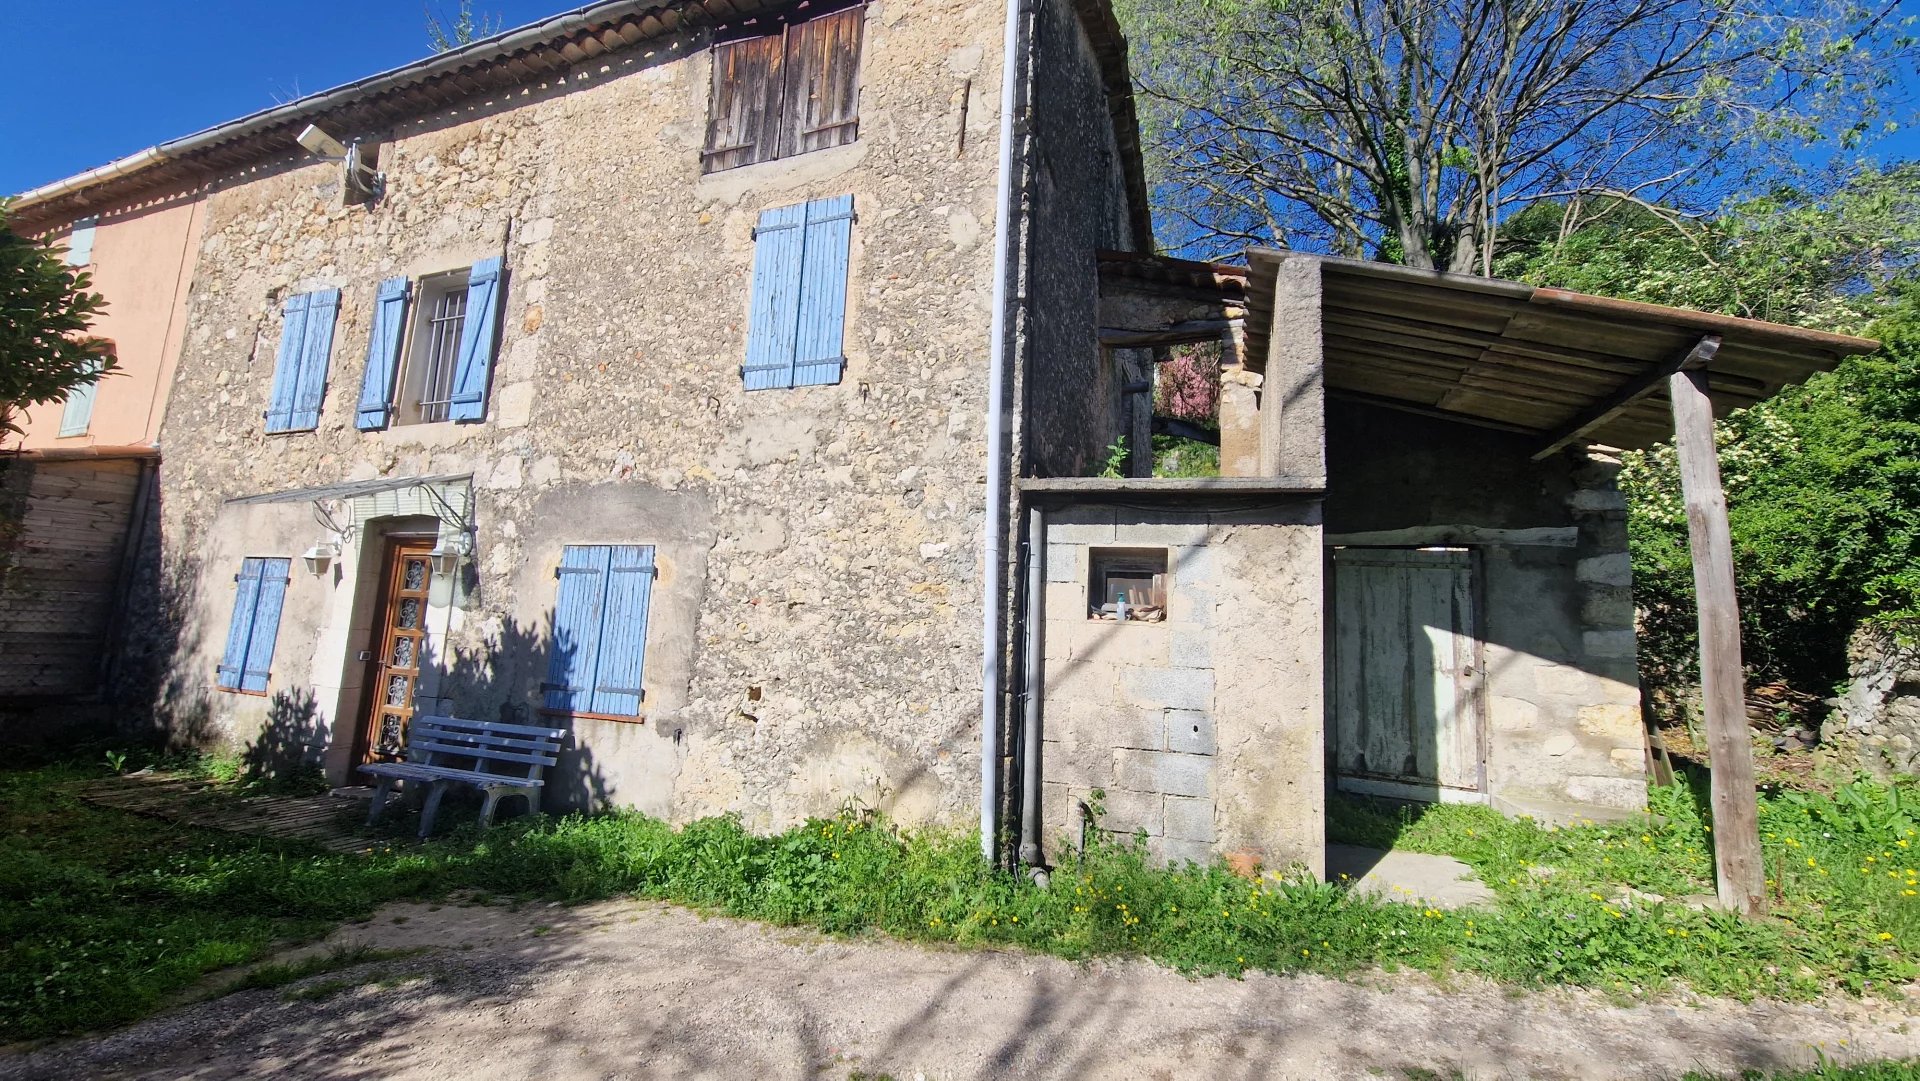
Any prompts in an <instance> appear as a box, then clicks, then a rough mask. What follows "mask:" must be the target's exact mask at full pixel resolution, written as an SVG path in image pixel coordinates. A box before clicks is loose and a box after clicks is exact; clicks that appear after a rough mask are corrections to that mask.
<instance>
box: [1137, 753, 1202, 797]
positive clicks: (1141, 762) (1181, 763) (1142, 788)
mask: <svg viewBox="0 0 1920 1081" xmlns="http://www.w3.org/2000/svg"><path fill="white" fill-rule="evenodd" d="M1114 761H1115V762H1116V763H1117V764H1118V765H1119V767H1120V779H1119V782H1118V783H1119V785H1120V787H1122V788H1126V789H1130V790H1132V791H1136V792H1164V793H1166V794H1167V795H1170V796H1211V795H1213V761H1214V760H1213V759H1211V758H1208V757H1206V756H1204V755H1197V754H1174V753H1172V752H1169V751H1116V752H1114Z"/></svg>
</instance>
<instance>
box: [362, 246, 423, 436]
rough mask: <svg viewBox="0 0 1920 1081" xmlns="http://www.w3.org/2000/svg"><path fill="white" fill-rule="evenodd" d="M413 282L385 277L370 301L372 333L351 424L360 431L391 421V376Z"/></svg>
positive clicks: (396, 368) (397, 365) (395, 368)
mask: <svg viewBox="0 0 1920 1081" xmlns="http://www.w3.org/2000/svg"><path fill="white" fill-rule="evenodd" d="M412 286H413V283H412V282H410V281H408V280H407V279H406V278H388V279H387V280H386V281H383V282H381V283H380V289H379V291H378V292H377V293H375V294H374V298H373V332H372V333H371V334H370V335H368V337H367V370H366V374H365V375H364V376H362V377H361V380H360V405H359V407H358V408H357V409H355V410H354V415H353V425H354V427H356V428H358V429H360V430H361V431H363V432H370V431H374V430H376V429H379V428H385V427H386V426H387V422H388V421H389V420H390V419H392V415H393V409H392V402H393V387H394V376H395V375H396V374H397V373H398V372H399V371H400V343H401V341H402V340H403V339H404V338H405V336H406V335H405V331H406V329H407V297H408V296H409V295H410V294H411V292H412Z"/></svg>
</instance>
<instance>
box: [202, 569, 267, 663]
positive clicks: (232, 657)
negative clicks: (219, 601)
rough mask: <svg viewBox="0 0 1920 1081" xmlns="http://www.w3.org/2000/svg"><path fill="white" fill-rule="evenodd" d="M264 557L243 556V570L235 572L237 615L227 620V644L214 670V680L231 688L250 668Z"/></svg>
mask: <svg viewBox="0 0 1920 1081" xmlns="http://www.w3.org/2000/svg"><path fill="white" fill-rule="evenodd" d="M265 563H266V560H264V559H243V560H241V561H240V573H239V574H237V575H235V576H234V583H235V585H236V586H237V587H238V588H236V589H235V590H234V594H233V615H232V617H231V618H230V619H229V620H228V622H227V648H226V649H225V650H224V651H223V652H222V653H221V654H220V665H219V667H218V668H216V669H215V670H214V673H215V678H214V684H215V685H216V686H219V687H223V688H225V689H227V690H230V691H234V690H239V689H240V684H241V680H242V677H243V673H245V671H246V668H247V646H248V644H249V643H251V642H252V641H253V610H254V602H255V601H257V600H258V599H259V596H260V578H261V574H262V565H263V564H265Z"/></svg>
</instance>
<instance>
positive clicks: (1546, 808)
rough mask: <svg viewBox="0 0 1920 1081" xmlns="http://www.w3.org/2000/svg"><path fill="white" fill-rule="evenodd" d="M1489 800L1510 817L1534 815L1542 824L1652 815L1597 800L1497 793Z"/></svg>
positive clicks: (1646, 818) (1587, 822) (1602, 822)
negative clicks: (1609, 805) (1551, 798)
mask: <svg viewBox="0 0 1920 1081" xmlns="http://www.w3.org/2000/svg"><path fill="white" fill-rule="evenodd" d="M1487 802H1488V804H1489V805H1491V806H1492V807H1493V809H1494V810H1496V811H1499V812H1500V813H1501V814H1503V815H1506V816H1507V817H1508V818H1531V819H1533V821H1534V822H1535V824H1537V825H1540V826H1585V825H1592V824H1595V823H1598V824H1600V825H1611V824H1613V823H1616V822H1647V821H1650V817H1651V816H1649V815H1648V814H1647V812H1646V811H1645V810H1644V809H1641V810H1633V809H1630V808H1626V807H1603V806H1601V805H1599V804H1595V803H1572V802H1561V801H1558V800H1550V799H1539V798H1535V797H1531V796H1500V795H1496V796H1493V797H1491V798H1489V799H1488V801H1487Z"/></svg>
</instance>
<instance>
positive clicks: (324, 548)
mask: <svg viewBox="0 0 1920 1081" xmlns="http://www.w3.org/2000/svg"><path fill="white" fill-rule="evenodd" d="M337 554H338V553H336V552H335V551H334V550H333V545H331V544H316V545H314V546H313V547H311V548H309V549H307V550H306V551H305V552H302V553H301V554H300V559H301V560H302V561H303V562H305V563H306V565H307V573H309V574H314V575H321V574H325V573H327V567H328V566H330V565H331V564H332V563H333V559H334V556H335V555H337Z"/></svg>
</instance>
